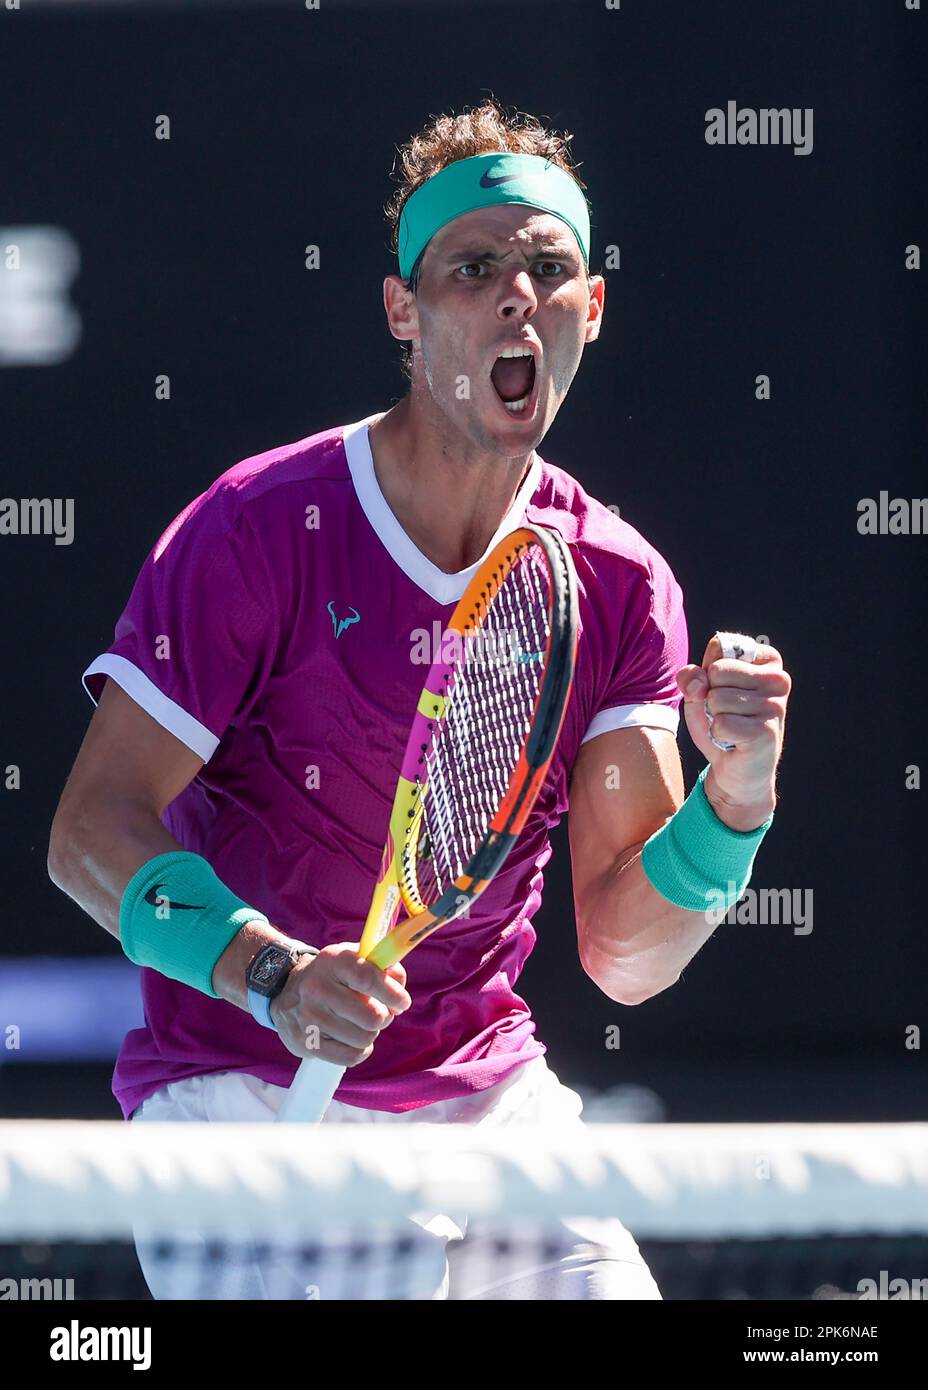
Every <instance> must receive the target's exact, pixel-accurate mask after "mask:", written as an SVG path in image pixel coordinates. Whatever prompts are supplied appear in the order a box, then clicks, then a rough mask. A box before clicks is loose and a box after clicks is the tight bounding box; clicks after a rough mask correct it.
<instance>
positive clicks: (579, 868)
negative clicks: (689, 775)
mask: <svg viewBox="0 0 928 1390" xmlns="http://www.w3.org/2000/svg"><path fill="white" fill-rule="evenodd" d="M683 796H684V787H683V768H682V765H681V763H680V750H679V747H678V745H677V740H676V738H675V736H674V735H673V734H672V733H671V732H670V731H669V730H668V729H650V728H642V727H635V728H630V729H613V730H611V731H610V732H609V733H605V734H599V735H598V736H597V737H596V738H592V739H590V740H589V741H588V742H587V743H585V744H583V746H582V747H581V749H580V752H579V754H578V756H577V759H576V762H575V763H574V766H573V771H572V773H571V782H570V810H569V814H568V829H569V836H570V858H571V869H572V873H573V881H574V902H575V905H576V910H577V920H578V924H579V923H580V922H581V921H582V918H583V911H584V903H585V902H586V901H587V899H588V897H589V895H590V894H591V892H593V891H595V888H596V886H597V884H599V883H601V882H603V880H604V879H605V878H606V876H607V875H608V874H610V873H612V872H614V871H615V870H616V869H617V868H619V867H620V866H621V864H622V862H623V861H624V860H625V859H627V858H629V857H630V855H631V854H632V853H634V852H635V850H636V849H638V848H640V846H641V845H642V844H644V842H645V840H648V839H649V838H650V837H651V836H652V835H653V834H654V832H655V830H659V829H660V827H661V826H662V825H663V824H664V822H665V820H666V819H667V818H668V816H672V815H673V814H674V812H675V811H676V810H678V809H679V807H680V806H681V805H682V802H683Z"/></svg>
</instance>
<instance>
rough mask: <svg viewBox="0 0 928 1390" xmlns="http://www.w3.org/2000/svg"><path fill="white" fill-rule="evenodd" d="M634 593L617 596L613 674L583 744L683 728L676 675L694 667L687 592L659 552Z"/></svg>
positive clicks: (641, 572)
mask: <svg viewBox="0 0 928 1390" xmlns="http://www.w3.org/2000/svg"><path fill="white" fill-rule="evenodd" d="M634 575H635V577H634V579H633V581H632V584H631V587H630V589H629V590H627V591H626V593H625V594H624V595H617V596H616V598H617V602H616V603H614V605H613V611H616V610H618V611H620V612H621V615H622V616H621V619H620V621H619V623H618V632H617V634H616V639H615V642H614V646H613V659H612V665H611V672H610V673H609V674H608V676H607V679H606V688H605V691H604V693H603V694H602V695H601V697H600V699H599V702H598V705H597V708H596V710H595V711H594V714H593V718H592V720H591V721H590V724H589V726H588V728H587V731H586V733H585V735H584V737H583V740H582V741H583V742H584V743H586V742H587V740H588V739H591V738H595V737H596V736H597V734H605V733H609V732H610V731H611V730H613V729H628V728H634V727H642V728H651V729H669V730H670V732H671V733H672V734H674V736H676V733H677V730H678V728H679V725H680V713H679V710H680V704H681V702H682V700H683V692H682V691H681V690H680V687H679V686H678V685H677V681H676V675H677V672H678V671H679V670H680V669H681V667H683V666H685V665H686V664H687V662H688V661H689V636H688V633H687V628H686V616H685V613H684V610H683V591H682V589H681V588H680V585H679V584H678V583H677V581H676V579H675V578H674V576H673V573H672V571H671V569H670V566H669V565H668V564H667V563H666V561H665V560H664V559H663V558H662V557H661V556H660V555H659V554H658V553H657V552H656V551H654V550H652V551H651V552H650V561H649V565H648V568H647V570H645V569H636V570H635V572H634Z"/></svg>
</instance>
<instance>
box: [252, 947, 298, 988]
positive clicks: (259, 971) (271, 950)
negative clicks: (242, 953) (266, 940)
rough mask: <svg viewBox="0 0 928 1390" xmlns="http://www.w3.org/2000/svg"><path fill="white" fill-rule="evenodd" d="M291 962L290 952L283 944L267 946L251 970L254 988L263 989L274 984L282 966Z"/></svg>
mask: <svg viewBox="0 0 928 1390" xmlns="http://www.w3.org/2000/svg"><path fill="white" fill-rule="evenodd" d="M289 964H290V952H289V951H287V950H285V949H284V947H282V946H270V947H265V948H264V950H263V951H262V952H261V954H260V956H259V957H258V958H257V959H256V960H255V962H254V964H253V965H252V967H251V971H250V980H251V987H252V989H257V990H259V991H260V990H261V989H262V988H264V989H266V988H268V987H269V986H271V985H273V984H274V983H275V982H276V980H277V978H278V976H279V975H280V971H281V967H282V966H285V965H289Z"/></svg>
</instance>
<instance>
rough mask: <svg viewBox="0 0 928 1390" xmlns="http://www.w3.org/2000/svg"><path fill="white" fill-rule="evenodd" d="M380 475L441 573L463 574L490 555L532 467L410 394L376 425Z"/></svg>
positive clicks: (373, 440) (527, 457)
mask: <svg viewBox="0 0 928 1390" xmlns="http://www.w3.org/2000/svg"><path fill="white" fill-rule="evenodd" d="M369 438H370V445H371V454H372V455H373V460H374V472H375V474H376V476H377V482H378V483H379V485H380V490H381V492H382V493H383V495H384V497H385V499H386V501H387V505H388V506H389V508H390V510H391V511H392V513H393V515H394V516H395V517H396V519H397V521H398V522H399V523H400V525H401V526H402V528H403V530H404V531H405V532H406V534H407V536H409V538H410V540H411V541H412V542H413V544H414V545H415V546H416V547H417V548H418V549H419V550H421V551H422V553H423V555H425V556H427V557H428V559H429V560H431V561H432V563H433V564H434V565H436V566H437V567H438V568H439V569H440V570H442V571H444V573H446V574H456V573H457V572H458V571H459V570H464V569H468V568H469V567H470V566H471V565H473V564H475V563H476V561H477V560H479V559H480V557H481V555H483V554H484V552H485V551H486V549H487V547H488V545H489V544H490V541H491V540H492V539H493V536H494V535H495V534H496V532H497V530H498V529H499V526H500V523H501V522H502V520H503V518H504V517H505V515H506V513H507V512H508V511H509V509H510V507H511V506H512V504H513V502H514V500H515V497H516V494H517V492H518V491H519V488H520V487H521V486H522V483H523V482H524V480H525V476H526V474H527V472H528V470H529V468H530V467H531V464H532V460H533V458H534V451H532V452H531V453H529V454H520V455H517V456H516V457H513V458H505V457H501V456H500V455H499V454H492V453H488V452H486V451H485V450H481V449H480V448H479V447H478V446H477V445H475V444H474V443H473V441H472V440H470V439H467V438H466V437H464V436H462V435H461V434H460V433H459V432H458V431H456V430H454V429H453V428H452V427H451V426H450V424H449V422H448V420H447V417H445V416H442V415H439V414H437V413H435V412H426V411H422V410H419V409H417V408H416V406H415V404H414V403H413V401H412V398H411V396H406V397H404V398H403V400H401V401H400V402H399V403H398V404H397V405H395V406H394V407H393V409H392V410H390V411H388V412H387V414H386V415H384V416H383V417H382V418H381V419H380V420H378V421H376V422H375V423H374V424H373V425H371V426H370V428H369Z"/></svg>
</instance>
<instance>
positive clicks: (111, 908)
mask: <svg viewBox="0 0 928 1390" xmlns="http://www.w3.org/2000/svg"><path fill="white" fill-rule="evenodd" d="M182 850H183V846H182V845H179V844H178V843H177V841H176V840H175V839H174V836H173V835H171V833H170V832H169V831H168V830H166V829H165V827H164V825H163V824H162V822H161V820H160V818H159V817H158V816H157V815H156V813H155V812H154V810H153V809H152V808H151V807H150V806H148V805H144V804H140V803H137V802H120V801H109V802H108V803H107V805H106V807H105V808H104V807H101V806H94V808H93V811H92V813H91V812H90V811H89V810H85V811H84V813H83V814H78V813H76V812H75V813H70V812H65V813H63V814H61V815H60V816H56V818H55V824H54V826H53V828H52V836H51V843H50V845H49V854H48V872H49V876H50V878H51V879H52V882H53V883H55V885H56V886H57V887H58V888H60V889H61V890H62V892H64V893H66V894H67V895H68V897H69V898H72V899H73V900H74V901H75V902H76V903H77V904H78V906H79V907H81V908H83V910H84V911H85V912H86V913H87V914H88V916H90V917H92V918H93V920H94V921H95V922H97V923H98V924H99V925H100V926H101V927H103V928H104V929H105V930H106V931H108V932H109V933H110V935H111V936H114V937H115V938H116V940H117V941H118V940H119V909H120V904H121V902H122V897H123V894H124V892H125V888H126V884H127V883H128V882H129V880H130V879H131V878H132V877H133V876H134V875H135V874H136V873H137V871H138V870H139V869H140V868H141V867H142V865H143V864H146V863H148V861H149V860H150V859H154V858H156V857H157V856H158V855H161V854H172V853H177V852H182ZM284 940H289V938H288V937H287V936H286V935H285V933H283V932H281V931H278V930H277V928H276V927H272V926H271V925H270V923H268V922H262V921H259V920H255V921H254V922H249V923H247V924H246V925H245V926H244V927H242V928H241V930H240V931H239V932H238V933H237V934H236V935H235V936H234V937H233V938H232V940H231V942H230V943H229V945H228V946H227V947H226V949H225V951H224V952H223V953H222V955H221V956H220V957H219V959H218V960H217V962H216V965H215V967H214V969H213V976H212V983H213V988H214V989H215V991H216V993H217V994H218V995H219V996H220V998H222V999H226V1000H228V1001H229V1002H230V1003H233V1004H237V1005H238V1007H239V1008H241V1009H245V1010H247V1009H248V997H247V992H246V989H245V970H246V969H247V967H248V965H249V964H250V963H251V961H252V959H253V958H254V956H255V955H256V954H257V952H258V951H259V950H260V949H261V947H262V946H264V945H266V944H267V943H268V942H269V941H284Z"/></svg>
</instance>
